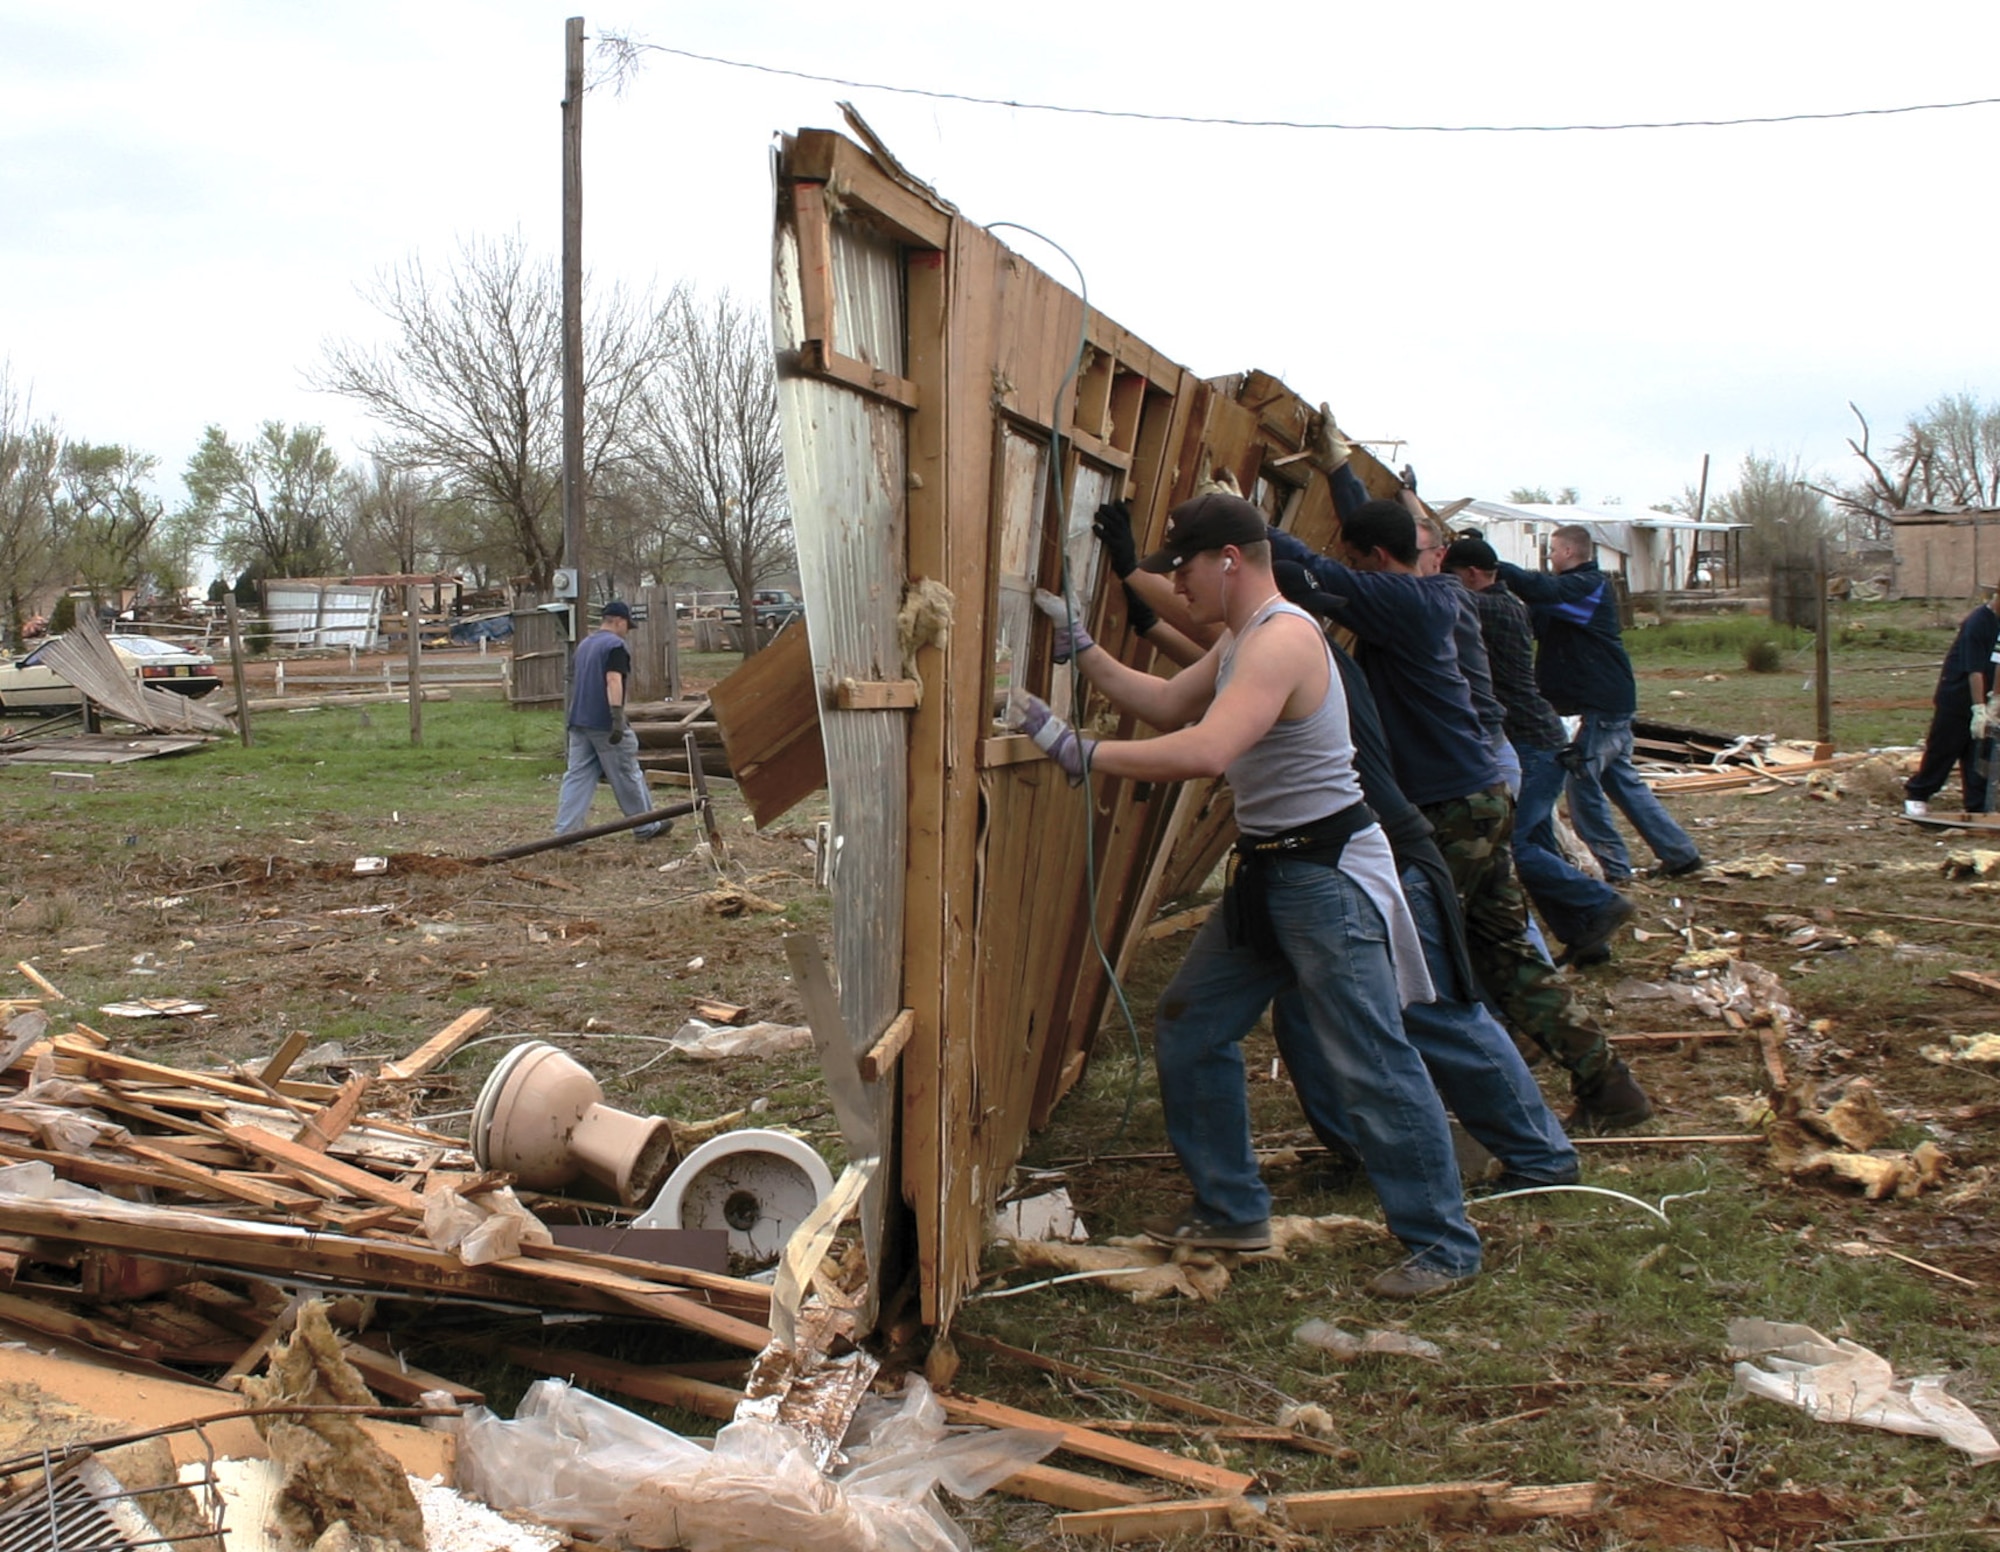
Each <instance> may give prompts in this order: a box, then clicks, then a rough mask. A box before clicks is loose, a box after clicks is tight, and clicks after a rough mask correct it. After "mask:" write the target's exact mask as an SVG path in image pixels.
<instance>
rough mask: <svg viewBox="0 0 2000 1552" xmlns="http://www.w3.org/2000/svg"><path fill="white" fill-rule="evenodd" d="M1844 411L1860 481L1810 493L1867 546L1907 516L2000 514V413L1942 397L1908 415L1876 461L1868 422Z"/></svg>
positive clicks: (1971, 399)
mask: <svg viewBox="0 0 2000 1552" xmlns="http://www.w3.org/2000/svg"><path fill="white" fill-rule="evenodd" d="M1847 407H1848V409H1849V410H1851V411H1853V413H1854V418H1855V419H1856V420H1857V421H1859V422H1860V423H1861V435H1860V436H1859V438H1855V437H1849V438H1848V439H1847V445H1848V447H1849V449H1850V450H1851V451H1852V452H1853V454H1854V456H1855V458H1856V459H1858V460H1859V461H1860V463H1861V467H1862V471H1863V472H1862V474H1861V477H1860V478H1859V479H1856V480H1853V481H1850V482H1847V483H1845V484H1839V485H1832V486H1819V485H1815V486H1814V487H1813V489H1814V490H1816V491H1818V492H1819V494H1820V495H1822V496H1824V497H1826V498H1827V499H1828V500H1829V501H1831V502H1832V503H1833V504H1834V506H1835V507H1836V508H1838V509H1839V511H1840V512H1841V514H1842V515H1843V516H1844V517H1845V518H1847V519H1848V520H1849V522H1850V523H1851V524H1852V523H1858V524H1859V525H1860V526H1861V528H1862V531H1863V532H1864V533H1865V534H1866V536H1867V537H1869V538H1870V539H1874V540H1880V539H1882V538H1884V537H1886V535H1887V532H1888V520H1889V518H1890V516H1891V515H1893V514H1894V513H1897V512H1905V511H1909V510H1911V509H1912V508H1916V507H1942V508H1953V507H1995V506H2000V406H1992V407H1988V406H1986V405H1984V404H1982V403H1981V402H1980V401H1979V399H1978V397H1977V396H1976V395H1973V394H1969V393H1956V394H1946V395H1944V396H1943V397H1941V398H1938V399H1935V400H1933V401H1932V402H1931V403H1930V404H1928V405H1927V406H1925V408H1924V409H1923V410H1922V412H1920V413H1919V414H1915V415H1912V416H1911V417H1910V418H1909V419H1908V420H1907V421H1906V422H1905V423H1904V425H1903V431H1902V434H1901V435H1900V436H1898V437H1897V438H1896V440H1895V441H1894V442H1892V443H1891V444H1890V445H1889V449H1888V451H1887V452H1886V453H1884V454H1881V455H1880V456H1878V455H1877V454H1876V453H1875V452H1874V450H1873V448H1872V446H1871V440H1872V438H1871V432H1870V429H1869V425H1868V417H1867V416H1866V415H1864V414H1862V413H1861V410H1860V407H1859V406H1858V405H1855V404H1853V403H1851V402H1850V403H1849V404H1848V406H1847Z"/></svg>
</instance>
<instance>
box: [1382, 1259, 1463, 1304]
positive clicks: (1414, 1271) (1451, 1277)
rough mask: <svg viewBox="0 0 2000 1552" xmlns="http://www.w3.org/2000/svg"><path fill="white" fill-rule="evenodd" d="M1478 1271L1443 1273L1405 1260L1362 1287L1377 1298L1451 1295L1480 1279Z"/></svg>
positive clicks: (1419, 1262) (1425, 1297) (1423, 1297)
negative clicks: (1452, 1291)
mask: <svg viewBox="0 0 2000 1552" xmlns="http://www.w3.org/2000/svg"><path fill="white" fill-rule="evenodd" d="M1478 1275H1479V1274H1478V1273H1477V1272H1466V1273H1464V1274H1462V1275H1461V1274H1458V1273H1453V1272H1441V1271H1439V1270H1438V1269H1437V1268H1436V1267H1434V1266H1425V1265H1424V1264H1423V1263H1422V1262H1421V1261H1405V1262H1404V1263H1403V1264H1402V1265H1401V1266H1392V1267H1390V1268H1389V1270H1388V1271H1386V1272H1377V1273H1376V1274H1375V1275H1374V1276H1373V1277H1371V1278H1369V1279H1368V1281H1367V1282H1366V1283H1365V1284H1363V1287H1364V1288H1365V1289H1366V1290H1367V1291H1368V1292H1369V1293H1372V1294H1374V1295H1375V1297H1376V1298H1378V1299H1427V1298H1429V1297H1430V1296H1431V1295H1432V1294H1434V1293H1449V1292H1451V1290H1452V1289H1454V1288H1459V1287H1463V1286H1464V1285H1465V1284H1466V1283H1469V1282H1471V1281H1472V1279H1473V1278H1475V1277H1477V1276H1478Z"/></svg>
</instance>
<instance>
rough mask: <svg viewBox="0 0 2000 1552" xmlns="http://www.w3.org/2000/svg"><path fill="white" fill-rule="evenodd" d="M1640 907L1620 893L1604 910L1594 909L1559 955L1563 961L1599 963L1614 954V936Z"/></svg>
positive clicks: (1567, 963) (1559, 960) (1566, 963)
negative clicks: (1612, 940) (1612, 942)
mask: <svg viewBox="0 0 2000 1552" xmlns="http://www.w3.org/2000/svg"><path fill="white" fill-rule="evenodd" d="M1634 909H1636V907H1634V906H1633V904H1632V902H1631V901H1630V900H1627V899H1626V898H1625V897H1624V896H1623V895H1620V896H1618V898H1617V899H1615V900H1613V901H1612V902H1611V903H1610V904H1608V905H1606V906H1605V907H1604V909H1603V910H1601V911H1598V912H1596V913H1594V914H1593V915H1592V916H1591V918H1590V920H1589V921H1587V922H1585V923H1584V924H1583V926H1582V927H1581V928H1580V929H1578V931H1577V934H1576V936H1575V937H1573V938H1571V939H1570V940H1569V942H1568V943H1566V944H1565V945H1563V951H1562V953H1561V955H1560V956H1559V957H1558V958H1557V960H1556V963H1557V964H1559V965H1596V964H1602V963H1603V962H1604V961H1605V960H1607V959H1609V958H1610V957H1611V947H1610V945H1611V939H1612V938H1613V937H1614V936H1615V935H1616V934H1617V931H1618V929H1619V928H1620V927H1622V926H1624V925H1625V923H1626V922H1628V921H1630V920H1631V919H1632V912H1633V911H1634Z"/></svg>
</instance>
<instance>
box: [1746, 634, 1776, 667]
mask: <svg viewBox="0 0 2000 1552" xmlns="http://www.w3.org/2000/svg"><path fill="white" fill-rule="evenodd" d="M1743 666H1744V667H1745V668H1747V669H1749V670H1750V672H1751V673H1753V674H1775V673H1777V672H1778V670H1779V669H1781V668H1783V667H1784V666H1785V649H1784V648H1783V647H1781V646H1779V645H1778V644H1777V643H1776V642H1775V641H1773V640H1771V638H1770V637H1768V636H1760V637H1759V638H1758V639H1757V640H1755V641H1746V642H1744V643H1743Z"/></svg>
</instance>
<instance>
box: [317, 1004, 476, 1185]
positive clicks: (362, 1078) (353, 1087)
mask: <svg viewBox="0 0 2000 1552" xmlns="http://www.w3.org/2000/svg"><path fill="white" fill-rule="evenodd" d="M479 1011H480V1012H482V1013H483V1012H488V1011H490V1010H488V1009H484V1008H482V1009H480V1010H479ZM373 1081H374V1080H373V1079H372V1078H370V1077H369V1076H368V1075H367V1074H366V1073H362V1072H357V1073H356V1074H355V1075H354V1076H353V1077H351V1078H349V1079H348V1080H347V1081H346V1082H345V1083H343V1084H342V1085H341V1086H340V1093H339V1094H338V1095H337V1096H336V1097H335V1098H334V1100H333V1102H332V1103H331V1104H327V1105H322V1106H321V1107H320V1108H319V1109H318V1110H315V1111H314V1112H313V1113H312V1114H311V1115H309V1116H307V1117H306V1124H305V1125H304V1126H301V1127H300V1128H299V1129H298V1131H297V1133H296V1134H295V1135H294V1136H293V1138H292V1141H293V1142H295V1143H297V1144H298V1145H299V1146H300V1147H301V1148H310V1149H312V1150H313V1152H315V1153H324V1152H326V1150H327V1147H328V1145H329V1144H331V1143H332V1142H333V1141H334V1139H335V1138H337V1137H339V1136H340V1134H341V1133H342V1132H344V1131H346V1130H347V1128H348V1127H349V1126H351V1125H353V1123H354V1117H355V1116H356V1114H358V1113H359V1111H360V1109H361V1101H362V1100H363V1098H365V1097H366V1095H367V1093H368V1088H369V1085H370V1084H371V1083H373Z"/></svg>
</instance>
